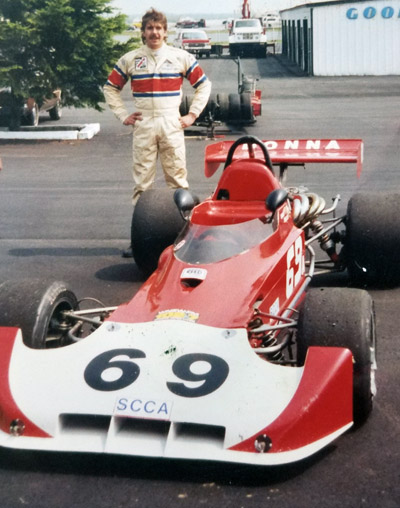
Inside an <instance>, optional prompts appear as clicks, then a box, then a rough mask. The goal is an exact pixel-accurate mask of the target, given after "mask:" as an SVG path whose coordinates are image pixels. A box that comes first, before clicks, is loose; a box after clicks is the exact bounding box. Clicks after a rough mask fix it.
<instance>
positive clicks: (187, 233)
mask: <svg viewBox="0 0 400 508" xmlns="http://www.w3.org/2000/svg"><path fill="white" fill-rule="evenodd" d="M273 231H274V227H273V225H272V224H270V223H267V221H266V219H265V218H262V219H253V220H250V221H247V222H241V223H239V224H229V225H223V226H204V225H200V224H191V223H188V224H187V226H186V227H185V228H184V230H183V231H182V233H181V234H180V235H179V236H178V238H177V239H176V241H175V244H174V252H175V256H176V257H177V258H178V259H180V260H181V261H183V262H185V263H189V264H192V265H196V264H207V263H216V262H217V261H222V260H224V259H228V258H231V257H233V256H237V255H238V254H241V253H243V252H245V251H247V250H249V249H251V248H252V247H254V246H256V245H258V244H260V243H261V242H262V241H264V240H266V239H267V238H268V237H269V236H270V235H271V234H272V233H273Z"/></svg>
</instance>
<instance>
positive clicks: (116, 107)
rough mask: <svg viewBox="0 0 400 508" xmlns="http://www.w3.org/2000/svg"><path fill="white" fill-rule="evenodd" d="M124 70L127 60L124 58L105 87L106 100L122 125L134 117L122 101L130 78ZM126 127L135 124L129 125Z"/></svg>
mask: <svg viewBox="0 0 400 508" xmlns="http://www.w3.org/2000/svg"><path fill="white" fill-rule="evenodd" d="M124 68H125V59H124V57H122V58H121V59H120V60H119V61H118V63H117V64H116V65H115V66H114V69H113V70H112V71H111V73H110V75H109V76H108V79H107V81H106V84H105V85H104V87H103V93H104V98H105V100H106V102H107V104H108V106H109V108H110V109H111V111H112V112H113V113H114V115H115V116H116V117H117V118H118V119H119V120H120V121H121V122H122V123H125V122H126V121H129V120H128V118H129V117H130V116H132V115H129V113H128V111H127V109H126V107H125V104H124V101H123V100H122V99H121V90H122V88H123V87H124V85H125V83H126V82H127V81H128V76H127V74H126V72H125V70H124ZM125 125H133V124H131V123H128V124H125Z"/></svg>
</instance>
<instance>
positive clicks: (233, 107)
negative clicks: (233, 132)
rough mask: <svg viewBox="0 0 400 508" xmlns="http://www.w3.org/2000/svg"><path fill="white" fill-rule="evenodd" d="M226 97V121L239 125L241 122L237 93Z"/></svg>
mask: <svg viewBox="0 0 400 508" xmlns="http://www.w3.org/2000/svg"><path fill="white" fill-rule="evenodd" d="M228 97H229V114H228V120H229V121H230V122H232V123H240V121H241V106H240V95H239V94H237V93H230V94H229V96H228Z"/></svg>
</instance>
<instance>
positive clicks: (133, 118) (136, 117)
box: [123, 111, 143, 125]
mask: <svg viewBox="0 0 400 508" xmlns="http://www.w3.org/2000/svg"><path fill="white" fill-rule="evenodd" d="M141 120H143V118H142V113H141V112H140V111H135V113H132V114H131V115H129V116H128V118H126V119H125V120H124V122H123V124H124V125H135V123H136V122H137V121H141Z"/></svg>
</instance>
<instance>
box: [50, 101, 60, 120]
mask: <svg viewBox="0 0 400 508" xmlns="http://www.w3.org/2000/svg"><path fill="white" fill-rule="evenodd" d="M49 116H50V118H51V120H60V118H61V117H62V106H61V104H56V105H55V106H54V108H51V109H49Z"/></svg>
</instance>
